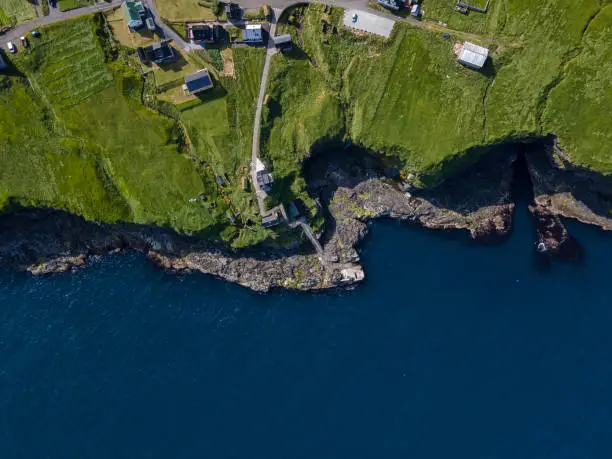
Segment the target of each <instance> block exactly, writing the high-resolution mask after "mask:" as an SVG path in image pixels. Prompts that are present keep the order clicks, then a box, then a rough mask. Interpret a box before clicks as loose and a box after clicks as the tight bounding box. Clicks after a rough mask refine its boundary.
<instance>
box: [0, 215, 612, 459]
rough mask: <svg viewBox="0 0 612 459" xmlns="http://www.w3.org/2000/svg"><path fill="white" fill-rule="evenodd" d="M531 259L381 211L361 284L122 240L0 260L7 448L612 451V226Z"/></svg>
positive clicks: (299, 454)
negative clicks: (33, 272) (335, 287)
mask: <svg viewBox="0 0 612 459" xmlns="http://www.w3.org/2000/svg"><path fill="white" fill-rule="evenodd" d="M570 229H571V231H572V233H573V234H574V235H575V236H577V238H578V239H579V240H580V241H581V242H582V244H583V246H584V247H585V253H586V256H585V260H584V262H582V263H580V264H576V265H573V264H553V265H552V266H551V267H550V269H549V270H546V269H542V267H541V266H540V265H539V264H537V263H534V256H533V250H532V249H533V237H532V234H531V228H530V222H529V221H528V218H527V211H526V209H525V207H524V206H522V207H521V208H520V209H519V210H518V216H517V224H516V229H515V231H514V232H513V234H512V236H511V237H510V239H509V240H508V241H507V242H506V243H504V244H502V245H498V246H478V245H474V244H470V243H468V242H467V241H465V240H464V239H462V238H456V237H448V236H445V235H441V234H438V233H434V232H428V231H424V230H418V229H412V228H407V227H403V226H400V225H398V224H395V223H392V222H380V223H377V224H376V225H374V227H373V229H372V233H371V237H369V238H368V240H367V241H366V243H365V246H364V250H363V262H364V264H365V266H366V272H367V282H366V283H365V284H364V285H363V286H361V287H360V288H358V289H356V290H354V291H351V292H346V293H341V294H337V295H321V294H319V295H310V294H299V293H286V292H285V293H274V294H270V295H258V294H253V293H251V292H249V291H247V290H245V289H243V288H241V287H238V286H235V285H232V284H229V283H225V282H223V281H219V280H215V279H212V278H209V277H206V276H203V275H195V274H194V275H189V276H184V277H177V276H173V275H167V274H165V273H163V272H161V271H159V270H157V269H155V268H153V267H152V266H150V265H149V264H148V263H147V262H146V261H145V259H144V258H143V257H142V256H138V255H129V254H128V255H114V256H109V257H105V258H102V259H101V260H99V261H97V262H96V263H94V264H93V265H92V266H90V267H88V268H86V269H83V270H80V271H78V272H76V273H75V274H72V275H57V276H52V277H44V278H34V277H31V276H28V275H25V274H19V273H13V272H6V271H5V272H1V273H0V458H2V459H13V458H25V459H39V458H79V459H83V458H87V459H98V458H100V459H102V458H104V459H107V458H164V459H168V458H215V459H216V458H245V459H246V458H265V459H277V458H278V459H280V458H283V459H285V458H287V459H294V458H295V459H301V458H304V459H314V458H317V459H323V458H352V459H354V458H402V459H404V458H412V459H421V458H422V459H429V458H432V459H433V458H435V459H450V458H469V459H480V458H482V459H490V458H495V459H507V458H508V459H509V458H517V459H518V458H521V459H524V458H530V459H540V458H547V459H548V458H554V459H565V458H602V459H603V458H606V459H609V458H611V457H612V301H611V298H612V282H611V281H610V271H611V268H612V264H611V258H610V255H611V254H612V235H609V234H603V233H602V232H600V231H598V230H596V229H594V228H588V227H584V226H580V225H571V226H570Z"/></svg>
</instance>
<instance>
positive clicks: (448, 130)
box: [262, 0, 612, 184]
mask: <svg viewBox="0 0 612 459" xmlns="http://www.w3.org/2000/svg"><path fill="white" fill-rule="evenodd" d="M423 9H424V10H425V17H426V18H427V19H436V20H440V21H443V22H446V23H448V25H449V27H450V28H456V29H457V31H456V32H453V31H452V30H451V31H450V35H451V37H450V39H446V38H444V37H443V36H442V33H441V32H439V31H436V30H437V29H436V28H433V29H431V30H430V29H425V28H416V27H414V26H410V25H407V24H405V23H401V22H398V23H397V24H396V26H395V30H394V33H393V35H392V37H391V38H390V39H389V40H383V39H382V38H376V37H375V36H371V35H367V34H358V35H355V34H353V33H352V32H351V31H348V30H346V29H344V28H343V27H341V14H342V12H341V10H333V11H332V12H331V13H326V12H325V11H324V8H323V7H322V6H320V5H314V4H313V5H310V6H308V7H305V8H298V9H297V10H295V11H294V12H293V13H292V14H291V15H292V16H293V17H294V23H293V24H286V23H285V24H282V25H281V26H280V27H279V29H280V30H281V31H283V32H289V33H291V34H292V36H293V38H294V44H295V46H296V48H297V49H295V50H294V51H293V52H292V53H289V54H287V55H286V56H284V57H280V58H276V59H277V61H276V63H275V66H274V67H273V68H274V71H275V75H277V76H278V77H277V78H273V79H272V83H271V87H270V95H271V96H272V100H273V104H272V105H271V106H270V113H271V118H272V127H271V129H270V133H269V136H268V137H264V138H263V139H264V145H263V146H262V147H263V149H264V151H267V152H268V154H269V155H270V157H271V158H273V159H274V161H275V164H277V165H278V167H279V168H280V169H281V170H282V171H284V173H287V174H288V173H289V172H287V171H289V170H291V167H292V166H291V165H292V164H296V163H297V164H299V162H300V161H301V160H302V159H303V158H304V157H306V156H307V155H308V151H309V148H310V146H312V145H313V144H316V142H317V140H318V138H317V136H320V138H325V137H326V136H329V135H330V134H331V133H332V132H335V133H336V134H337V136H338V137H339V138H340V139H341V138H343V137H344V138H351V139H352V140H353V141H356V142H358V143H359V144H361V145H363V146H364V147H366V148H369V149H372V150H374V151H377V152H380V153H382V154H386V155H391V156H394V157H397V158H399V159H401V161H402V162H403V164H404V165H405V167H406V168H407V169H408V170H410V171H411V172H416V173H417V175H420V176H421V178H422V181H423V184H430V183H434V182H435V181H437V180H440V179H442V178H444V176H446V175H448V174H450V173H453V171H454V170H455V168H456V167H457V165H458V164H460V163H461V162H462V161H456V160H457V159H461V158H463V157H464V156H465V159H466V160H469V159H470V158H473V157H474V155H477V154H481V153H483V152H485V151H486V150H485V149H483V148H480V147H482V146H486V145H489V144H491V143H496V142H499V141H505V140H509V139H513V138H515V139H519V138H525V137H529V136H538V135H546V134H547V133H549V132H556V131H557V130H559V134H563V130H564V129H565V132H567V134H565V136H564V135H561V141H562V143H565V144H566V146H567V147H568V151H569V153H570V154H572V155H575V157H576V159H577V160H580V161H581V162H584V164H585V165H587V166H589V167H594V168H597V169H598V170H600V171H608V170H609V169H608V168H607V167H608V166H606V164H609V159H607V158H609V157H610V156H609V153H608V154H607V155H606V154H605V153H604V146H606V143H605V142H607V140H605V139H606V138H607V139H609V137H607V136H609V135H612V125H609V126H603V125H600V124H606V123H607V120H606V118H605V117H600V118H599V119H600V120H601V122H600V123H599V124H598V123H594V124H593V125H592V126H594V127H593V129H597V132H598V133H599V138H596V137H595V136H593V137H590V140H588V141H586V140H584V139H585V136H584V135H582V134H581V133H580V128H579V127H576V128H575V129H573V130H571V129H570V126H566V127H565V128H564V127H563V126H562V123H561V118H560V115H558V114H557V115H556V118H554V120H553V116H552V114H551V113H549V112H550V111H551V110H552V109H551V108H549V109H548V110H547V113H546V115H545V116H544V117H543V114H544V110H545V108H546V107H547V104H549V95H550V96H551V97H552V99H553V100H554V101H557V100H559V101H558V102H554V104H563V103H565V104H566V105H565V107H564V108H561V105H559V107H560V108H559V111H562V112H563V113H569V111H567V110H566V109H567V106H568V105H569V104H570V103H575V102H576V100H577V99H578V98H580V97H582V94H583V91H590V92H591V97H595V93H596V92H597V93H598V99H597V103H596V104H593V103H586V101H584V102H583V103H582V106H583V110H585V111H589V115H590V116H592V117H594V116H595V113H597V114H599V113H600V112H601V110H604V107H610V102H609V100H608V99H606V98H605V96H604V95H603V94H602V93H606V94H607V92H605V91H603V90H600V91H597V89H596V88H597V86H593V84H592V81H591V79H587V78H584V74H582V75H581V72H584V71H585V70H586V69H581V70H578V69H576V67H577V66H580V65H585V66H590V67H591V70H594V69H595V67H596V66H598V67H597V68H598V76H597V78H596V80H595V81H599V82H603V81H609V80H610V75H609V72H608V69H609V68H610V67H609V65H607V59H609V55H608V54H605V55H604V54H603V53H604V50H605V49H606V45H605V39H604V36H605V30H603V27H604V25H606V24H607V26H606V27H608V26H609V24H610V20H609V18H608V17H607V16H606V14H604V13H603V12H602V13H600V14H598V12H599V11H600V9H601V4H600V2H599V0H579V1H578V2H574V1H570V0H545V1H543V2H537V3H535V2H529V1H527V0H515V1H512V2H505V3H504V2H491V6H490V9H489V12H488V13H487V14H481V13H470V15H468V16H464V15H461V14H458V13H456V12H455V11H454V9H453V5H451V4H450V2H448V1H446V0H425V1H424V2H423ZM607 9H608V8H606V10H607ZM288 16H289V15H287V17H288ZM593 18H595V19H594V20H593ZM322 21H323V22H324V23H328V24H330V27H327V30H326V31H324V30H323V29H324V28H323V27H322V26H321V23H322ZM591 21H592V24H591V25H590V27H589V28H588V30H587V32H588V33H587V34H586V36H585V29H586V27H587V24H589V23H590V22H591ZM296 23H297V24H296ZM333 25H335V26H337V33H335V31H334V28H333ZM597 28H600V29H602V30H601V33H599V34H596V33H595V31H594V30H595V29H597ZM447 30H448V29H447ZM606 30H607V29H606ZM468 32H469V33H470V34H471V35H470V36H469V37H470V39H471V40H472V41H477V42H478V41H480V42H482V43H483V44H486V45H487V46H488V47H489V48H490V52H491V58H490V59H489V61H488V64H487V66H486V67H485V69H483V71H481V72H476V71H473V70H469V69H467V68H465V67H463V66H461V65H459V64H457V63H456V60H455V56H454V54H453V46H454V45H455V44H456V43H460V42H462V41H464V39H465V35H464V33H468ZM583 39H584V40H585V42H586V43H585V44H583ZM589 40H590V42H589ZM589 43H590V44H589ZM583 46H584V47H585V48H586V47H590V49H591V51H585V52H582V50H583ZM577 55H580V56H581V57H580V58H578V59H574V58H575V57H576V56H577ZM587 60H589V62H588V63H587V62H584V64H581V63H582V62H583V61H587ZM566 72H569V76H568V78H565V74H566ZM572 74H573V76H572ZM559 82H562V84H561V85H559V86H558V84H559ZM602 84H603V83H602ZM602 84H600V85H599V86H602ZM570 87H572V88H575V90H574V91H570V90H569V88H570ZM293 88H298V89H297V90H296V91H295V92H292V90H293ZM551 93H552V94H551ZM561 94H563V96H561ZM570 94H573V96H570ZM560 99H564V101H560ZM332 100H334V102H332ZM570 101H572V102H570ZM323 102H324V103H323ZM331 107H341V109H340V110H337V111H336V110H335V108H331ZM323 109H324V110H325V112H321V110H323ZM564 110H565V111H564ZM275 112H276V113H278V114H282V122H281V121H280V116H281V115H274V113H275ZM313 114H314V115H313ZM585 115H586V114H585ZM275 118H276V121H275V120H274V119H275ZM584 122H585V123H586V122H587V121H586V119H585V120H584ZM338 123H343V126H342V127H338V126H337V124H338ZM566 124H568V122H566ZM579 124H580V123H579ZM573 126H576V122H574V123H573ZM595 126H597V128H596V127H595ZM305 134H306V135H305ZM571 136H573V137H574V138H573V139H572V138H570V137H571ZM577 142H581V143H580V145H579V146H578V143H577ZM574 145H576V147H574ZM578 148H579V149H580V152H578V151H574V150H577V149H578ZM607 151H609V150H607ZM468 153H469V154H468ZM589 158H592V159H591V160H590V159H589ZM298 170H299V166H293V171H294V172H297V171H298Z"/></svg>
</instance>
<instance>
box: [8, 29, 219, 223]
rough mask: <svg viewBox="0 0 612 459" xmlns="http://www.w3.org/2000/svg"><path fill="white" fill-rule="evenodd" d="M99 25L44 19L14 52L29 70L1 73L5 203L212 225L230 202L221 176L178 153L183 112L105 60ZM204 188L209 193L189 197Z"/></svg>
mask: <svg viewBox="0 0 612 459" xmlns="http://www.w3.org/2000/svg"><path fill="white" fill-rule="evenodd" d="M95 27H96V24H95V23H94V22H93V21H92V19H91V17H87V18H84V19H78V20H74V21H70V22H68V23H61V24H58V25H55V26H52V27H49V28H46V29H44V30H43V38H42V39H41V40H40V41H37V42H34V43H33V45H34V47H33V49H32V50H31V51H30V52H28V53H21V54H20V55H19V57H18V58H17V59H15V62H14V63H15V64H16V66H17V69H18V71H19V72H22V73H21V74H19V73H18V71H15V72H14V73H15V75H14V76H9V77H3V79H2V92H1V93H0V94H1V97H0V102H2V106H1V109H0V122H1V123H2V124H1V125H2V132H3V133H4V132H8V133H9V135H8V136H4V135H3V136H2V142H3V145H2V148H1V149H0V150H1V151H2V156H1V157H0V161H2V164H1V166H0V189H2V192H1V193H0V195H1V196H3V204H7V201H9V200H11V201H13V202H15V203H18V204H21V205H37V206H46V207H53V208H60V209H66V210H68V211H71V212H74V213H77V214H79V215H83V216H84V217H86V218H89V219H93V220H98V221H110V222H114V221H118V220H128V221H134V222H138V223H150V224H156V225H165V226H171V227H174V228H176V229H178V230H180V231H187V232H194V231H206V230H209V231H212V230H213V229H214V228H215V227H216V226H217V225H218V224H219V222H221V221H223V219H222V218H221V216H222V215H224V213H225V209H226V204H225V203H224V201H223V200H221V199H219V197H218V194H217V193H216V190H215V185H214V182H213V181H212V179H210V178H209V177H206V176H205V175H204V174H202V173H200V172H199V171H198V170H197V168H196V167H195V165H194V164H193V162H192V161H191V160H190V159H189V158H188V157H187V156H186V155H184V154H181V153H180V149H179V144H178V143H177V142H178V140H179V138H178V137H177V129H176V125H175V122H174V121H172V120H170V119H168V118H165V117H162V116H160V115H159V114H157V113H155V112H153V111H152V110H150V109H148V108H145V107H144V106H143V105H142V103H141V100H140V95H141V93H142V89H143V83H142V80H141V79H140V77H138V75H137V74H135V73H133V71H132V70H131V69H130V68H129V67H127V66H126V65H125V63H124V62H123V61H122V60H115V61H112V62H108V63H105V58H104V52H103V49H102V47H101V45H100V42H99V40H98V36H97V35H96V29H95ZM26 78H27V79H26ZM28 80H29V82H31V84H32V85H31V86H29V85H28ZM200 194H204V195H206V196H208V197H209V200H208V202H206V203H204V202H202V201H200V200H198V201H197V202H195V203H192V202H189V200H190V199H192V198H195V197H197V196H199V195H200ZM215 201H216V202H217V205H215V206H214V207H212V206H211V203H214V202H215Z"/></svg>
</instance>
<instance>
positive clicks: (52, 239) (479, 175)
mask: <svg viewBox="0 0 612 459" xmlns="http://www.w3.org/2000/svg"><path fill="white" fill-rule="evenodd" d="M521 150H523V151H521ZM521 155H522V157H523V158H524V160H525V161H526V167H527V169H528V171H529V176H530V177H531V180H532V182H533V191H534V199H533V205H531V206H530V211H531V213H532V215H533V217H534V218H533V221H534V229H535V235H536V237H537V241H536V246H535V247H536V248H537V250H538V251H539V252H541V253H543V254H545V255H546V256H552V257H557V258H563V259H568V260H576V259H579V258H580V253H581V251H580V246H579V244H578V243H577V241H575V240H574V239H573V238H572V237H571V236H570V235H569V234H568V232H567V230H566V228H565V226H564V225H563V222H562V220H561V218H560V217H569V218H573V219H576V220H579V221H582V222H584V223H588V224H594V225H597V226H599V227H601V228H603V229H605V230H612V218H611V217H610V214H609V212H610V209H611V208H612V206H610V202H611V201H610V199H611V198H612V185H611V184H610V178H606V177H599V176H595V175H594V174H593V173H590V172H588V171H583V170H579V169H576V168H574V167H572V166H571V165H570V164H569V162H568V161H567V160H566V159H564V155H563V152H562V151H561V150H559V149H558V148H557V147H556V145H555V144H554V142H548V143H547V145H546V147H545V151H544V152H543V151H542V145H540V144H532V145H527V146H522V147H517V149H515V150H514V152H513V153H507V152H503V154H491V155H487V156H486V157H485V159H483V160H481V161H479V162H478V163H477V164H475V165H474V166H472V167H470V168H469V169H468V170H467V171H465V172H463V173H460V174H458V175H457V176H456V177H454V178H452V179H449V180H447V181H445V182H444V183H442V184H441V185H439V186H437V187H435V188H433V189H431V190H413V189H411V188H410V187H409V186H407V185H406V184H402V183H401V181H400V180H399V177H397V171H394V170H393V169H389V168H385V167H384V166H383V165H381V163H380V162H379V160H378V159H376V158H374V157H372V156H368V155H355V154H351V153H348V152H343V153H338V154H334V155H332V156H323V155H320V156H318V157H315V158H313V159H312V160H311V161H310V163H309V165H308V169H309V170H308V171H307V173H308V175H309V176H310V177H311V179H310V180H309V186H310V192H311V194H312V195H313V196H316V197H317V198H318V199H319V201H320V202H321V205H322V209H323V211H324V212H325V214H326V215H325V216H326V231H325V234H323V235H321V242H322V245H323V250H324V253H323V254H322V255H321V256H319V255H318V254H316V253H314V251H312V250H311V249H310V247H309V246H308V245H307V244H305V245H303V247H302V248H301V249H298V250H281V249H249V250H242V251H231V250H227V249H221V248H219V247H216V246H213V245H211V244H208V243H205V242H203V241H201V240H198V239H195V238H190V237H186V236H182V235H179V234H177V233H174V232H172V231H169V230H166V229H163V228H157V227H151V226H146V225H136V224H115V225H109V224H97V223H93V222H88V221H85V220H83V219H82V218H80V217H77V216H74V215H71V214H68V213H66V212H61V211H53V210H43V209H23V210H20V211H18V212H14V213H11V214H6V215H3V216H1V217H0V266H5V267H10V268H13V269H18V270H25V271H28V272H31V273H33V274H37V275H38V274H49V273H58V272H66V271H70V270H73V269H75V268H78V267H81V266H83V265H85V264H86V263H87V258H88V257H89V256H91V255H101V254H105V253H108V252H110V251H118V250H123V249H132V250H137V251H141V252H144V253H146V254H147V257H148V259H149V260H150V261H151V262H152V263H154V264H155V265H157V266H159V267H161V268H163V269H165V270H168V271H171V272H189V271H199V272H202V273H205V274H210V275H213V276H215V277H217V278H220V279H224V280H227V281H231V282H235V283H237V284H239V285H242V286H244V287H247V288H250V289H252V290H255V291H259V292H266V291H269V290H272V289H280V288H286V289H295V290H307V291H316V290H328V289H334V288H347V287H351V286H353V285H355V284H357V283H359V282H361V281H362V280H363V279H364V278H365V273H364V270H363V267H362V266H361V265H360V264H359V261H360V259H359V253H358V247H359V244H360V241H361V240H362V239H363V237H364V236H365V235H366V234H367V232H368V225H369V223H370V222H371V221H373V220H375V219H377V218H381V217H386V218H391V219H395V220H399V221H403V222H407V223H410V224H415V225H419V226H422V227H425V228H431V229H438V230H461V231H464V232H466V234H468V235H469V237H470V238H472V239H474V240H476V241H480V242H495V241H498V240H502V239H503V238H504V237H506V236H507V235H508V233H509V232H510V230H511V225H512V214H513V211H514V207H515V204H514V200H513V196H512V191H513V190H512V187H513V181H514V175H515V167H514V165H515V163H516V161H517V158H520V157H521ZM522 160H523V159H521V161H522ZM312 177H316V178H314V179H313V178H312Z"/></svg>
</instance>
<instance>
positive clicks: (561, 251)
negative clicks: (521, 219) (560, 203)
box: [529, 205, 583, 261]
mask: <svg viewBox="0 0 612 459" xmlns="http://www.w3.org/2000/svg"><path fill="white" fill-rule="evenodd" d="M529 212H530V213H531V215H532V217H533V221H534V226H535V231H536V235H537V241H536V251H537V252H538V253H540V254H542V255H546V256H550V257H555V258H559V259H563V260H567V261H578V260H580V259H581V258H582V254H583V251H582V247H581V246H580V244H579V243H578V241H576V239H574V238H573V237H572V236H571V235H570V234H569V233H568V231H567V229H566V228H565V225H564V224H563V222H562V221H561V219H560V218H559V217H558V216H557V215H555V214H553V213H551V212H550V211H549V210H548V209H547V208H546V207H541V206H538V205H534V206H529Z"/></svg>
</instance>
